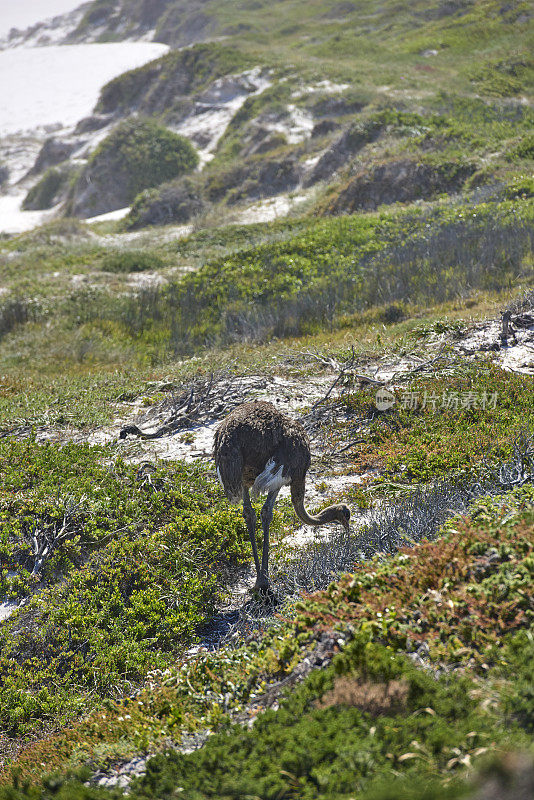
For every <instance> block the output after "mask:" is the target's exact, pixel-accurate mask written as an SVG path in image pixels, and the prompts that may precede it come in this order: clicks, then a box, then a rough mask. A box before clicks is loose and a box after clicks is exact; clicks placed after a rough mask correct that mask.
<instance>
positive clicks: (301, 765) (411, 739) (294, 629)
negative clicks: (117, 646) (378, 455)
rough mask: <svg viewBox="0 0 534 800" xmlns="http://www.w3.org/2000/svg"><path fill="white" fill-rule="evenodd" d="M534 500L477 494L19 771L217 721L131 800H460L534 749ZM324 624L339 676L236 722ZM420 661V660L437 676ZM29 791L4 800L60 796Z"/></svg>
mask: <svg viewBox="0 0 534 800" xmlns="http://www.w3.org/2000/svg"><path fill="white" fill-rule="evenodd" d="M533 499H534V498H533V496H532V489H531V488H528V489H522V490H516V491H515V492H513V493H512V494H510V495H507V496H503V497H501V498H497V499H494V500H492V501H491V502H490V501H484V500H482V501H479V502H478V503H477V504H476V506H475V507H474V508H473V511H472V513H471V515H470V516H469V517H467V518H457V519H454V520H451V521H450V522H449V523H448V524H447V525H446V526H445V528H444V530H443V532H442V533H443V535H442V536H441V537H440V538H439V539H437V540H436V541H434V542H431V543H422V544H420V545H418V546H417V547H415V548H413V549H409V548H406V549H405V550H404V551H403V552H401V553H400V554H398V555H397V556H396V557H394V558H392V559H386V560H383V559H380V557H377V558H376V559H375V560H374V561H373V562H371V563H370V564H369V563H366V564H360V565H357V567H356V569H355V572H354V573H353V574H351V575H348V576H346V577H345V578H343V579H342V580H341V581H339V582H336V583H333V584H332V585H331V586H330V587H329V588H328V590H327V591H325V592H322V593H319V594H316V595H312V596H310V597H308V598H304V599H303V600H302V601H301V602H300V604H299V605H298V606H297V608H296V610H295V612H293V613H292V614H291V616H290V617H289V618H286V620H285V621H283V620H282V621H280V622H279V623H278V625H275V626H274V627H272V628H271V629H270V630H269V631H267V633H266V634H264V635H263V636H258V635H256V636H255V637H253V639H252V641H250V642H249V643H248V644H247V645H244V646H241V647H239V648H237V649H236V650H222V651H218V652H214V653H202V654H199V656H198V657H197V658H195V659H193V660H190V661H188V662H185V663H183V664H182V665H181V666H177V667H174V668H171V669H170V670H168V671H167V672H166V673H165V674H164V675H163V676H161V678H159V679H158V678H157V677H154V679H153V680H154V683H153V684H152V686H151V687H149V688H147V689H146V690H145V691H144V692H143V693H141V694H140V695H138V696H137V697H136V698H134V699H132V700H130V701H128V702H127V703H126V705H124V704H122V703H119V704H116V705H114V706H112V705H110V706H108V710H106V713H105V714H104V715H102V714H101V713H99V714H98V715H93V716H92V717H91V718H89V719H88V720H86V721H85V722H83V723H80V724H79V725H78V726H76V727H75V728H72V729H71V730H69V731H67V732H65V733H63V734H59V735H58V736H56V737H52V738H51V739H48V740H47V741H44V742H42V743H40V744H36V745H34V746H32V747H30V748H29V750H28V751H27V752H26V753H24V754H23V755H22V756H21V758H20V759H19V767H20V769H21V770H22V773H21V775H27V776H29V775H31V774H34V775H35V774H36V773H39V768H38V767H37V768H36V764H38V763H39V762H41V761H43V762H45V763H47V764H48V765H49V766H53V765H54V764H55V765H57V766H61V767H62V769H65V767H66V765H67V764H70V767H71V768H73V767H77V768H79V766H80V765H81V764H83V763H84V762H85V763H87V760H88V759H89V758H90V753H95V752H96V751H98V750H99V748H100V750H99V752H100V757H101V758H102V756H103V754H104V753H107V755H108V757H109V756H110V753H112V752H113V743H115V747H116V746H117V744H118V743H119V742H120V743H121V744H122V746H123V747H124V745H125V738H124V737H125V736H126V737H128V736H135V737H136V742H137V745H138V746H139V742H140V741H144V743H145V746H146V745H147V744H148V742H149V741H150V740H152V741H153V742H154V741H159V742H161V743H164V742H165V737H168V736H169V735H170V736H172V738H174V739H175V740H176V739H177V738H178V739H179V731H180V730H184V729H185V730H195V729H196V730H198V729H200V730H204V729H206V728H208V729H215V730H217V729H219V731H220V732H219V733H216V734H215V735H212V736H211V737H209V739H208V741H207V743H206V744H205V745H204V747H203V748H202V749H201V750H200V751H198V752H196V753H193V754H191V755H180V754H178V753H176V752H172V751H167V752H163V753H162V754H161V755H159V756H157V757H156V758H155V759H153V760H152V761H151V762H149V765H148V769H147V775H146V777H145V778H143V779H142V780H141V781H139V782H137V783H136V784H135V785H134V786H133V787H132V794H131V795H130V796H133V797H140V798H148V797H171V796H173V793H175V792H176V789H177V788H178V787H183V791H184V796H187V797H191V798H197V797H198V798H203V797H240V796H243V795H246V794H247V793H250V792H251V791H252V789H253V791H254V796H259V797H262V798H274V797H277V796H278V797H293V796H295V794H298V796H303V797H307V796H310V797H325V798H328V797H339V796H342V797H345V796H346V797H350V796H353V794H354V791H356V790H357V791H359V792H361V793H362V796H363V797H367V796H369V797H384V798H385V797H389V795H388V794H387V791H386V789H385V787H384V784H387V782H388V781H387V780H386V778H387V776H390V779H394V780H395V781H401V786H403V785H404V784H402V779H403V778H405V779H406V780H408V781H410V785H411V784H414V783H415V784H416V785H418V786H419V787H420V788H419V789H418V791H421V796H428V797H430V796H432V797H441V796H442V795H443V797H447V796H460V795H461V794H462V792H465V791H466V787H465V785H463V784H462V785H461V784H460V782H459V781H460V779H462V780H463V779H464V778H465V776H466V774H469V773H471V772H472V769H473V767H475V768H476V767H477V766H479V765H480V764H481V763H483V761H484V759H487V758H488V757H490V758H494V757H495V756H496V755H497V754H498V753H499V751H502V750H506V749H509V748H523V749H528V747H529V746H530V743H531V742H530V739H529V731H531V729H532V713H533V708H532V696H531V691H530V688H531V678H532V674H531V673H532V652H531V651H532V638H531V633H530V632H529V631H530V630H531V628H532V607H531V598H530V593H529V590H528V587H529V586H530V583H531V581H532V538H531V531H532V524H533V521H534V517H533V505H532V503H533ZM325 632H333V636H334V639H333V640H332V641H335V640H336V639H337V640H338V642H339V646H338V647H339V648H341V653H340V654H339V655H338V656H336V657H335V658H334V661H333V663H332V666H331V667H329V668H327V669H322V670H317V671H315V672H312V673H311V675H310V676H309V677H308V678H307V679H306V680H305V681H304V683H303V684H301V686H300V687H299V688H297V689H296V690H294V691H291V692H289V694H287V699H286V700H284V701H282V702H281V706H280V709H279V710H271V711H267V712H266V713H264V714H261V715H260V716H259V717H258V718H257V720H256V722H255V724H254V726H253V728H252V729H251V730H247V727H246V726H245V727H243V726H242V725H241V724H238V725H235V724H232V715H235V714H238V715H241V719H242V720H248V719H250V718H251V715H252V718H253V717H254V715H255V714H256V713H257V710H258V707H259V708H261V702H260V703H259V706H258V701H261V698H262V697H263V698H265V697H267V696H268V691H267V694H266V690H268V689H269V686H271V685H275V686H276V685H277V684H279V682H280V681H282V682H283V681H284V679H285V678H287V677H288V676H290V675H291V674H292V673H293V671H294V669H295V666H296V665H297V664H299V663H300V662H302V660H303V658H304V656H305V655H306V654H307V653H309V649H310V646H312V647H313V643H314V642H316V641H317V640H318V639H320V637H321V636H322V635H323V634H324V633H325ZM347 637H348V639H349V640H350V641H349V643H348V644H347V645H346V646H343V643H344V642H346V641H347ZM334 649H336V646H335V647H334ZM406 651H408V652H412V651H417V654H418V655H417V658H418V660H419V661H421V658H422V660H423V663H424V664H426V666H427V670H425V669H421V668H417V667H416V666H415V665H414V664H413V663H412V661H411V660H408V658H407V657H406V655H405V653H406ZM421 654H422V655H421ZM428 670H429V671H428ZM273 681H274V684H273ZM281 691H282V689H281V688H279V689H278V692H277V694H276V695H275V696H276V697H278V698H279V699H280V692H281ZM254 699H256V704H255V705H254ZM271 702H272V700H271ZM251 703H252V706H251V705H250V704H251ZM125 715H128V721H127V722H126V719H125ZM134 731H135V734H134ZM104 743H105V744H106V746H105V745H104ZM80 748H81V749H80ZM267 753H268V754H269V755H268V757H267V756H266V754H267ZM87 774H88V773H87V772H86V771H85V772H84V773H83V777H84V778H85V777H86V776H87ZM451 779H452V783H451ZM388 780H389V779H388ZM15 785H16V786H18V787H19V788H18V789H13V788H12V789H5V790H4V792H7V794H6V797H14V798H17V800H18V797H19V796H20V797H24V796H29V797H43V798H44V797H48V794H47V792H49V791H50V789H49V788H47V787H49V786H50V783H47V782H45V784H44V786H45V788H38V786H37V785H34V787H33V788H31V789H28V790H27V792H26V794H25V791H26V790H24V789H23V788H21V786H22V784H21V783H20V777H19V778H18V779H16V782H15ZM53 785H54V791H58V790H59V791H60V794H59V796H60V797H61V796H63V795H62V794H61V792H63V793H66V792H69V791H70V792H71V795H70V796H73V797H75V796H77V794H79V796H80V797H100V796H102V797H108V796H109V797H111V796H120V792H119V791H118V790H117V791H115V792H109V793H108V792H107V790H106V791H105V790H102V789H96V788H90V787H84V786H83V785H81V784H79V783H76V782H75V783H71V782H67V783H66V784H62V783H61V781H58V780H56V781H55V782H54V784H53ZM396 785H397V784H396ZM447 786H449V789H447V788H446V787H447ZM444 787H445V788H444ZM17 791H18V792H19V794H17V793H16V792H17ZM414 791H415V790H414ZM425 791H426V792H427V794H425ZM448 791H450V792H451V793H450V794H448ZM367 792H368V794H367ZM428 792H430V794H428ZM65 796H68V795H66V794H65ZM407 796H408V795H407ZM412 796H413V795H412Z"/></svg>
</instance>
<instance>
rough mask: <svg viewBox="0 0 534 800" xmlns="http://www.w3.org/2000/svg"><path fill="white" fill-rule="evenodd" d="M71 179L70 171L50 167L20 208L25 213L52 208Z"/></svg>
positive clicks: (66, 168)
mask: <svg viewBox="0 0 534 800" xmlns="http://www.w3.org/2000/svg"><path fill="white" fill-rule="evenodd" d="M72 178H73V175H72V170H71V169H69V168H68V167H63V168H57V167H50V169H47V170H46V172H45V174H44V175H43V177H42V178H41V180H40V181H39V182H38V183H36V184H35V186H32V188H31V189H30V191H29V192H28V194H27V195H26V197H25V198H24V202H23V204H22V207H23V208H24V209H26V210H27V211H29V210H31V211H40V210H43V209H47V208H52V206H53V205H55V204H56V203H57V202H58V201H59V200H60V199H61V197H62V195H63V194H64V191H65V190H66V188H67V186H68V184H69V181H70V180H71V179H72Z"/></svg>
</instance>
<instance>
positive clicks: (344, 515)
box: [318, 503, 350, 532]
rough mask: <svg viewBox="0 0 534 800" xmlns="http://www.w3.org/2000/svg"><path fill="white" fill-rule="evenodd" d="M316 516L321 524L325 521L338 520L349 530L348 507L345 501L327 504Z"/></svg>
mask: <svg viewBox="0 0 534 800" xmlns="http://www.w3.org/2000/svg"><path fill="white" fill-rule="evenodd" d="M318 517H319V518H320V520H321V524H323V523H325V522H339V523H340V524H341V525H343V527H344V528H345V530H346V531H347V532H348V531H349V530H350V508H349V507H348V506H347V505H346V504H345V503H336V505H333V506H328V508H325V509H323V511H321V513H320V514H318Z"/></svg>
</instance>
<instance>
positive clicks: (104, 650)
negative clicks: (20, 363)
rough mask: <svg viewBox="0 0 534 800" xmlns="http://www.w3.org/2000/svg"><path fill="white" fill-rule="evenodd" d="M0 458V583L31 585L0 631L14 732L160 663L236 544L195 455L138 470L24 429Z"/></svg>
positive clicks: (209, 599) (188, 634) (228, 569)
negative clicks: (188, 463)
mask: <svg viewBox="0 0 534 800" xmlns="http://www.w3.org/2000/svg"><path fill="white" fill-rule="evenodd" d="M0 472H1V475H2V494H1V498H0V508H1V511H0V542H1V544H0V560H1V565H2V572H1V578H0V585H1V589H0V591H1V593H2V595H7V596H12V597H16V596H18V595H28V592H29V593H30V594H29V598H28V599H27V600H26V602H25V604H24V606H23V607H22V608H21V609H19V611H18V612H16V613H15V614H14V615H13V617H12V618H11V619H9V620H8V621H6V622H5V623H4V624H3V625H2V629H1V632H0V661H1V663H2V668H1V673H2V677H1V679H0V695H1V698H2V699H1V702H0V708H1V712H0V724H1V726H2V729H3V731H4V732H5V733H9V734H10V735H12V734H18V735H21V734H24V733H28V732H30V731H33V730H38V729H39V728H41V727H42V726H43V724H44V723H45V722H46V721H48V720H52V719H53V720H56V721H57V720H59V719H61V720H65V719H68V718H69V717H71V716H72V715H73V714H76V713H80V712H81V711H82V710H83V709H87V708H90V707H91V705H93V704H94V703H95V702H96V703H98V701H99V699H101V698H104V697H109V696H118V695H120V694H122V693H123V692H124V691H125V689H126V688H128V687H130V688H131V687H132V686H134V685H135V684H138V683H139V681H141V680H142V679H143V678H144V676H145V675H146V673H147V672H148V671H150V670H151V669H156V668H162V667H165V666H167V665H168V664H169V663H170V659H171V654H173V653H176V652H178V651H180V650H181V648H183V647H184V645H186V644H187V643H188V642H191V641H192V640H193V639H194V638H195V631H196V630H197V628H198V626H199V625H200V624H201V623H202V622H205V621H206V620H207V619H209V616H210V613H211V612H212V609H213V603H214V601H215V599H216V597H218V596H220V593H221V591H224V586H225V584H226V582H227V581H228V579H229V578H230V577H231V574H232V569H235V567H236V565H237V564H238V563H239V562H242V561H244V560H245V559H246V558H247V556H248V551H247V549H246V547H245V540H246V537H245V536H244V533H243V524H242V521H241V518H240V517H239V516H238V515H236V514H235V513H234V512H232V511H229V510H228V507H227V504H226V503H224V505H223V504H222V503H221V494H220V491H219V490H218V489H217V488H216V487H215V486H214V484H213V483H212V482H211V481H209V480H207V479H206V477H205V476H204V474H203V472H202V471H201V470H199V469H195V468H192V467H185V466H183V465H181V464H177V465H166V466H162V467H161V468H160V469H158V470H157V472H156V474H155V475H154V476H153V477H151V478H150V480H148V478H147V476H143V475H140V474H139V472H138V468H137V467H135V466H131V465H130V466H129V465H126V464H124V463H123V462H122V461H121V460H120V459H117V458H116V457H114V455H113V453H112V452H111V450H110V449H106V448H101V447H90V446H88V445H73V444H71V445H64V446H57V445H52V444H48V445H37V444H35V442H33V441H32V439H31V438H28V439H26V440H22V441H19V442H17V441H14V440H12V439H9V440H3V441H2V442H1V444H0ZM36 567H38V569H37V572H36ZM30 573H32V574H30ZM32 580H33V582H35V581H39V585H38V586H36V587H35V588H36V589H39V591H35V590H33V591H32V589H33V584H32ZM41 581H42V583H41Z"/></svg>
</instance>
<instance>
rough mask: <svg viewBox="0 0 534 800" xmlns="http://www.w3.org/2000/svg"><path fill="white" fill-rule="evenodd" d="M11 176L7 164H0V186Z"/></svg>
mask: <svg viewBox="0 0 534 800" xmlns="http://www.w3.org/2000/svg"><path fill="white" fill-rule="evenodd" d="M8 178H9V169H8V168H7V167H6V165H5V164H0V186H1V185H2V184H3V183H5V182H6V181H7V180H8Z"/></svg>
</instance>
